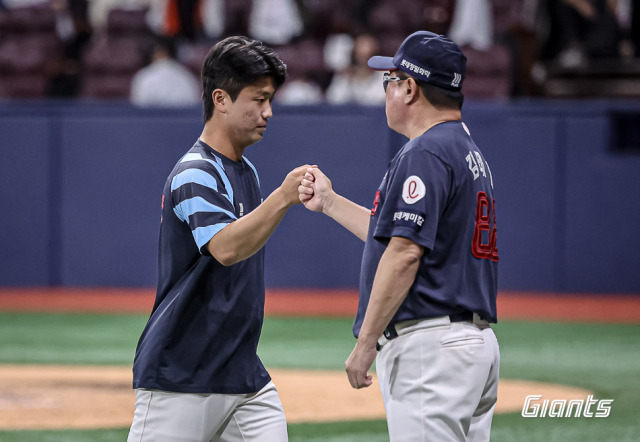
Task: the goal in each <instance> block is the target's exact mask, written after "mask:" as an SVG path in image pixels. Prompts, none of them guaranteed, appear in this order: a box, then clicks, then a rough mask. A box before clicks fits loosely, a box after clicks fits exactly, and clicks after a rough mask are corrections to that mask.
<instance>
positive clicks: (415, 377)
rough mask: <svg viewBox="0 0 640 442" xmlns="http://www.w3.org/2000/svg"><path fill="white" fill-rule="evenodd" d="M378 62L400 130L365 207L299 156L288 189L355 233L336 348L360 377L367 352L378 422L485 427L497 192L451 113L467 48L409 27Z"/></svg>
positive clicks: (425, 433)
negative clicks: (350, 284)
mask: <svg viewBox="0 0 640 442" xmlns="http://www.w3.org/2000/svg"><path fill="white" fill-rule="evenodd" d="M369 67H371V68H373V69H376V70H382V71H386V73H385V75H384V82H383V86H384V91H385V94H386V114H387V122H388V124H389V127H390V128H391V129H393V130H395V131H397V132H399V133H401V134H403V135H405V136H407V137H408V138H409V142H408V143H406V144H405V145H404V146H403V147H402V149H400V151H399V152H398V153H397V154H396V155H395V157H394V158H393V160H392V161H391V163H390V165H389V169H388V171H387V173H386V175H385V176H384V178H382V183H381V184H380V187H379V188H378V191H377V192H376V195H375V198H374V201H373V207H372V208H371V209H368V208H364V207H361V206H359V205H357V204H355V203H353V202H351V201H349V200H347V199H345V198H344V197H342V196H340V195H338V194H336V193H335V192H334V191H333V189H332V187H331V182H330V181H329V179H328V178H327V177H326V176H325V175H324V174H323V173H322V172H321V171H320V170H319V169H317V168H309V170H308V172H307V174H306V176H305V179H304V180H303V181H302V184H301V186H300V199H301V200H302V201H303V203H304V204H305V206H306V207H307V208H308V209H310V210H313V211H322V212H324V213H325V214H327V215H328V216H330V217H332V218H333V219H335V220H336V221H337V222H339V223H340V224H342V225H343V226H344V227H346V228H347V229H348V230H350V231H351V232H353V233H354V234H355V235H356V236H357V237H358V238H360V239H362V240H363V241H366V244H365V248H364V254H363V259H362V271H361V277H360V303H359V306H358V312H357V315H356V319H355V323H354V327H353V332H354V335H355V336H356V338H357V339H358V341H357V344H356V346H355V348H354V350H353V352H352V353H351V355H350V356H349V358H348V359H347V361H346V364H345V365H346V370H347V374H348V377H349V382H350V383H351V385H352V386H353V387H354V388H362V387H368V386H369V385H371V383H372V377H371V376H370V375H368V374H367V372H368V370H369V369H370V368H371V365H372V363H373V361H374V359H376V356H377V359H376V360H377V362H376V367H377V372H378V381H379V383H380V388H381V390H382V397H383V400H384V405H385V409H386V413H387V423H388V428H389V436H390V439H391V441H392V442H396V441H407V442H409V441H416V442H417V441H437V442H443V441H488V440H489V435H490V430H491V420H492V416H493V411H494V407H495V404H496V399H497V389H498V370H499V361H500V356H499V351H498V343H497V340H496V337H495V335H494V333H493V331H492V330H491V327H490V325H489V323H491V322H496V321H497V315H496V294H497V265H498V250H497V246H496V224H495V199H494V196H493V177H492V175H491V169H490V168H489V164H488V163H487V161H486V160H485V158H484V157H483V155H482V153H481V152H480V150H479V149H478V147H477V146H476V144H475V143H474V141H473V139H472V138H471V134H470V132H469V129H468V128H467V126H466V125H465V124H464V123H463V122H462V121H461V108H462V101H463V95H462V92H461V87H462V83H463V81H464V76H465V67H466V58H465V56H464V55H463V53H462V51H461V50H460V48H459V47H458V46H457V45H456V44H455V43H454V42H452V41H451V40H449V39H447V38H446V37H444V36H442V35H436V34H433V33H431V32H425V31H421V32H416V33H414V34H412V35H410V36H409V37H407V39H405V41H404V42H403V43H402V45H401V46H400V48H399V49H398V51H397V53H396V55H395V56H394V57H393V58H392V57H372V58H371V59H370V60H369Z"/></svg>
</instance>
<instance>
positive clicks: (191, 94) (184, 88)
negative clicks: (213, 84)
mask: <svg viewBox="0 0 640 442" xmlns="http://www.w3.org/2000/svg"><path fill="white" fill-rule="evenodd" d="M174 57H175V51H174V46H173V44H172V42H171V41H170V40H169V39H166V38H159V39H158V41H157V42H156V44H155V45H154V49H153V54H152V61H151V64H149V65H148V66H146V67H144V68H142V69H141V70H140V71H138V72H137V73H136V75H135V76H134V77H133V81H132V83H131V102H132V103H133V104H135V105H137V106H156V107H183V106H192V105H195V104H197V103H199V102H200V99H201V89H202V88H201V87H200V84H199V82H198V81H197V79H196V78H195V77H194V76H193V75H192V74H191V72H190V71H189V70H188V69H187V68H185V67H184V66H182V65H181V64H180V63H178V62H177V61H176V60H175V58H174Z"/></svg>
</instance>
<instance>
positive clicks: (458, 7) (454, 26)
mask: <svg viewBox="0 0 640 442" xmlns="http://www.w3.org/2000/svg"><path fill="white" fill-rule="evenodd" d="M448 37H449V38H451V39H452V40H453V41H455V42H456V43H458V45H460V46H471V47H472V48H474V49H478V50H481V51H486V50H487V49H489V48H490V47H491V46H492V45H493V18H492V11H491V4H490V2H489V0H457V1H456V4H455V9H454V12H453V20H452V22H451V27H450V28H449V32H448Z"/></svg>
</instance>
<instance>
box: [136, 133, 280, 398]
mask: <svg viewBox="0 0 640 442" xmlns="http://www.w3.org/2000/svg"><path fill="white" fill-rule="evenodd" d="M261 200H262V199H261V196H260V186H259V182H258V175H257V172H256V170H255V168H254V167H253V165H252V164H251V163H250V162H249V161H248V160H247V159H246V158H242V160H241V161H233V160H231V159H229V158H226V157H224V156H223V155H220V154H218V153H217V152H215V151H214V150H213V149H212V148H211V147H209V146H207V145H206V144H204V143H203V142H202V141H198V142H196V144H195V145H194V146H193V148H191V150H189V152H188V153H187V154H186V155H185V156H184V157H182V159H181V160H180V161H179V162H178V164H177V165H176V166H175V168H174V169H173V171H172V172H171V174H170V175H169V178H168V179H167V182H166V184H165V188H164V193H163V198H162V201H163V208H162V223H161V227H160V244H159V249H158V255H159V256H158V267H159V268H158V271H159V275H158V278H159V282H158V290H157V294H156V300H155V304H154V306H153V311H152V314H151V317H150V318H149V321H148V323H147V326H146V328H145V329H144V331H143V333H142V336H141V337H140V341H139V342H138V348H137V351H136V356H135V361H134V365H133V375H134V380H133V386H134V388H149V389H158V390H164V391H172V392H179V393H224V394H240V393H253V392H257V391H259V390H260V389H261V388H262V387H264V386H265V385H266V384H267V383H268V382H269V380H270V377H269V374H268V373H267V371H266V370H265V368H264V366H263V365H262V363H261V362H260V359H259V358H258V355H257V354H256V350H257V346H258V339H259V337H260V332H261V329H262V321H263V316H264V249H261V250H260V251H258V252H257V253H256V254H255V255H253V256H251V257H250V258H247V259H245V260H243V261H241V262H239V263H237V264H234V265H231V266H227V267H225V266H223V265H222V264H220V263H219V262H218V261H216V260H215V258H213V257H212V256H211V255H210V253H209V251H208V249H207V244H208V243H209V241H210V240H211V238H213V236H214V235H215V234H217V233H218V232H220V231H221V230H222V229H223V228H225V227H226V226H227V225H228V224H229V223H231V222H233V221H234V220H236V219H238V218H240V217H241V216H243V215H245V214H247V213H249V212H250V211H252V210H253V209H255V208H256V207H258V205H259V204H260V203H261Z"/></svg>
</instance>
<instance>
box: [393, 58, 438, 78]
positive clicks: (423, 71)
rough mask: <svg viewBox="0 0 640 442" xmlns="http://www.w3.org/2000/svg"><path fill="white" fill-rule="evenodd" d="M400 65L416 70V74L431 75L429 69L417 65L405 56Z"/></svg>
mask: <svg viewBox="0 0 640 442" xmlns="http://www.w3.org/2000/svg"><path fill="white" fill-rule="evenodd" d="M400 66H404V67H405V68H407V69H409V70H410V71H412V72H415V73H416V74H420V75H424V76H425V77H427V78H429V76H430V75H431V72H430V71H428V70H427V69H425V68H421V67H420V66H416V65H415V64H413V63H411V62H409V61H407V60H405V59H404V58H403V59H402V61H401V62H400Z"/></svg>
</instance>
